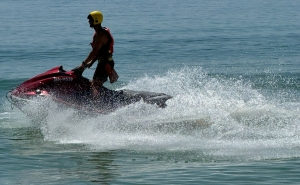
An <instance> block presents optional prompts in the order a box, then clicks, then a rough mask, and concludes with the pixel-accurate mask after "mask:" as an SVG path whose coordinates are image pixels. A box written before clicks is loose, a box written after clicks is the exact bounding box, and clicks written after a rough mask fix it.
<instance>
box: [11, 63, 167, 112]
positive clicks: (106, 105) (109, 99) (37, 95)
mask: <svg viewBox="0 0 300 185" xmlns="http://www.w3.org/2000/svg"><path fill="white" fill-rule="evenodd" d="M99 92H100V98H99V99H97V100H95V99H94V98H93V96H92V93H91V82H90V81H89V80H88V79H87V78H85V77H83V76H81V75H78V74H77V73H76V72H75V71H73V70H71V71H65V70H63V67H62V66H57V67H55V68H53V69H50V70H48V71H46V72H44V73H42V74H39V75H37V76H35V77H33V78H31V79H28V80H26V81H25V82H23V83H22V84H20V85H19V86H18V87H16V88H15V89H13V90H11V91H10V92H9V93H8V94H7V98H8V100H9V101H10V102H11V103H12V104H13V105H14V106H16V107H17V108H18V109H20V110H21V111H23V112H24V113H25V114H27V115H28V114H29V115H30V114H31V113H28V107H27V106H28V105H30V104H42V109H47V103H46V101H44V100H46V99H47V100H49V99H50V100H51V101H54V102H57V103H60V104H62V105H64V106H67V107H72V108H75V109H77V110H80V111H84V112H93V113H95V112H96V113H100V114H105V113H109V112H112V111H114V110H116V109H118V108H120V107H124V106H126V105H129V104H132V103H136V102H139V101H144V102H145V103H148V104H154V105H156V106H158V107H160V108H165V107H166V101H167V100H168V99H171V98H172V97H171V96H170V95H167V94H164V93H155V92H148V91H132V90H118V91H116V90H110V89H107V88H106V87H101V88H100V89H99ZM39 106H40V105H39ZM43 112H45V111H43Z"/></svg>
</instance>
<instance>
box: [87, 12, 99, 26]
mask: <svg viewBox="0 0 300 185" xmlns="http://www.w3.org/2000/svg"><path fill="white" fill-rule="evenodd" d="M87 18H88V19H90V20H93V24H94V25H97V24H101V23H102V21H103V14H102V13H101V12H99V11H92V12H90V14H89V15H88V17H87Z"/></svg>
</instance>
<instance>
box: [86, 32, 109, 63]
mask: <svg viewBox="0 0 300 185" xmlns="http://www.w3.org/2000/svg"><path fill="white" fill-rule="evenodd" d="M104 40H105V37H104V35H100V34H98V35H96V38H95V43H94V45H93V49H92V51H91V52H90V54H89V55H88V56H87V58H86V59H85V60H84V61H83V63H84V64H85V65H87V66H90V65H91V64H92V62H95V61H93V59H95V58H96V57H97V54H98V51H99V49H100V48H101V47H102V45H103V44H104Z"/></svg>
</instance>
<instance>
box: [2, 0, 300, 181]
mask: <svg viewBox="0 0 300 185" xmlns="http://www.w3.org/2000/svg"><path fill="white" fill-rule="evenodd" d="M299 9H300V3H299V2H298V1H278V0H274V1H273V0H272V1H271V0H266V1H263V2H262V1H258V0H254V1H244V0H242V1H240V0H239V1H237V0H230V1H229V0H228V1H227V0H225V1H203V0H199V1H196V0H187V1H179V0H170V1H158V0H152V1H145V0H139V1H137V0H134V1H128V0H124V1H116V0H100V1H92V0H87V1H78V0H75V1H55V2H54V1H43V0H41V1H33V0H29V1H20V0H15V1H12V0H11V1H3V2H1V3H0V15H1V19H0V24H1V27H0V33H1V41H0V64H1V70H0V95H1V97H0V100H1V107H0V137H1V142H0V151H1V152H0V164H1V168H0V184H97V183H99V184H298V183H299V180H300V178H299V175H300V173H299V169H298V168H299V164H300V160H299V159H300V148H299V146H300V141H299V137H300V127H299V123H300V115H299V105H300V97H299V93H300V81H299V80H300V79H299V77H300V76H299V74H300V73H299V72H300V66H299V57H300V54H299V50H300V46H299V42H300V32H299V30H300V23H299V17H300V13H299ZM93 10H100V11H101V12H102V13H103V14H104V21H103V26H107V27H109V28H110V30H111V32H112V34H113V36H114V39H115V53H114V60H115V68H116V70H117V72H118V74H119V76H120V78H119V81H118V82H116V83H115V84H109V83H108V82H107V83H106V84H105V86H106V87H108V88H111V89H131V90H143V91H153V92H163V93H166V94H169V95H171V96H173V98H172V99H170V100H168V101H167V107H166V108H164V109H161V108H158V107H156V106H153V105H148V104H145V103H143V102H138V103H135V104H131V105H129V106H126V107H123V108H120V109H117V110H116V111H115V112H112V113H110V114H105V115H98V116H82V115H80V114H78V112H76V110H73V109H71V108H65V109H63V110H61V109H59V110H58V109H57V106H58V105H56V104H55V103H54V102H50V103H51V106H50V107H49V115H48V116H47V118H46V119H45V120H43V121H41V122H34V121H32V120H30V119H29V118H28V117H26V115H24V114H23V113H22V112H21V111H19V110H18V109H17V108H14V107H13V106H11V105H10V103H9V102H8V101H7V100H6V98H5V95H6V93H7V92H8V91H9V90H11V89H12V88H14V87H16V86H17V85H19V84H20V83H21V82H23V81H24V80H26V79H28V78H30V77H32V76H34V75H37V74H39V73H41V72H44V71H46V70H48V69H50V68H52V67H54V66H59V65H63V67H64V69H66V70H69V69H72V68H74V67H75V66H77V65H79V64H80V63H81V62H82V61H83V60H84V59H85V58H86V56H87V55H88V53H89V52H90V50H91V48H90V45H89V43H90V42H91V40H92V36H93V30H92V29H90V28H89V25H88V22H87V19H86V17H87V15H88V13H89V12H90V11H93ZM94 69H95V66H93V67H92V69H89V70H86V71H85V72H84V76H86V77H88V78H92V75H93V72H94ZM28 109H30V110H32V111H38V110H37V107H36V106H34V105H28Z"/></svg>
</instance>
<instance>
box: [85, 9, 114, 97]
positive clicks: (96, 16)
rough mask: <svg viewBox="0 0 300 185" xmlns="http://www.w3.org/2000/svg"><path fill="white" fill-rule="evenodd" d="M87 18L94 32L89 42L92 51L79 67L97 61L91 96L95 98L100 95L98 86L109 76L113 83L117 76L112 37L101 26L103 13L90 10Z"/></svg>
mask: <svg viewBox="0 0 300 185" xmlns="http://www.w3.org/2000/svg"><path fill="white" fill-rule="evenodd" d="M87 19H88V20H89V24H90V27H91V28H94V30H95V34H94V37H93V42H92V43H91V46H92V51H91V52H90V53H89V55H88V56H87V58H86V59H85V60H84V61H83V62H82V64H81V65H80V67H79V69H81V70H82V71H83V70H84V69H85V68H86V67H88V68H90V67H91V66H92V65H93V64H94V62H95V61H98V65H97V68H96V70H95V73H94V76H93V80H92V90H93V96H94V98H97V97H98V96H100V92H99V88H100V87H102V85H103V83H104V82H106V81H107V78H109V80H110V83H114V82H115V81H117V79H118V77H119V76H118V74H117V73H116V71H115V70H114V61H113V58H112V54H113V51H114V50H113V49H114V48H113V47H114V39H113V37H112V35H111V33H110V30H109V29H108V28H106V27H102V26H101V23H102V21H103V14H102V13H101V12H99V11H92V12H90V14H89V15H88V17H87Z"/></svg>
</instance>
